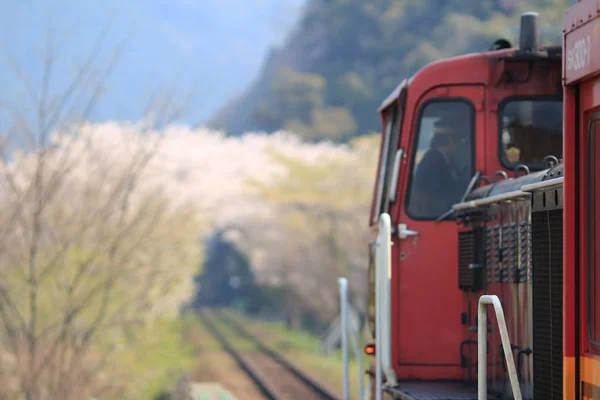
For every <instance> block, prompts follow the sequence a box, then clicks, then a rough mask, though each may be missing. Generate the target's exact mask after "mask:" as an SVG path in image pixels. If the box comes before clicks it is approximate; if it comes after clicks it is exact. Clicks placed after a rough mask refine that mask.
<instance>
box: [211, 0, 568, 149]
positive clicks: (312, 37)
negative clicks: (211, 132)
mask: <svg viewBox="0 0 600 400" xmlns="http://www.w3.org/2000/svg"><path fill="white" fill-rule="evenodd" d="M572 3H573V1H567V0H518V1H517V0H419V1H415V0H308V4H307V5H306V7H305V10H304V14H303V16H302V18H301V20H300V21H299V23H298V25H297V27H296V29H295V30H294V31H293V32H291V33H290V35H289V37H288V40H287V42H286V44H285V45H284V46H283V47H282V48H280V49H276V50H273V51H272V52H271V54H269V56H268V57H267V59H266V60H265V63H264V67H263V69H262V71H261V73H260V75H259V76H258V77H257V79H256V81H255V82H254V84H253V85H252V86H251V87H250V88H249V89H248V90H247V91H246V92H245V93H243V94H242V95H241V96H239V97H237V98H235V99H232V100H231V101H230V102H229V103H228V104H225V105H224V106H223V107H222V108H221V110H220V111H219V112H218V113H217V114H216V115H215V116H214V117H213V118H212V120H211V121H210V125H211V126H212V127H215V128H221V129H225V130H226V131H228V132H229V133H231V134H241V133H243V132H245V131H249V130H266V131H268V132H270V131H274V130H277V129H282V128H288V129H292V130H294V131H296V132H298V133H300V134H301V135H302V136H304V137H305V138H306V139H308V140H318V139H322V138H330V139H333V140H336V141H346V140H347V139H349V138H350V137H353V136H356V135H360V134H364V133H368V132H369V131H373V130H379V119H378V115H377V113H376V112H375V110H376V109H377V107H378V105H379V103H380V102H381V100H383V98H385V97H386V96H387V94H389V92H390V91H391V90H393V88H394V87H395V86H396V85H397V84H398V83H399V82H400V81H401V80H402V79H403V78H405V77H408V76H410V75H411V74H413V73H414V72H416V71H417V70H418V69H419V68H420V67H421V66H423V65H424V64H426V63H429V62H431V61H434V60H436V59H440V58H444V57H448V56H453V55H459V54H464V53H469V52H477V51H485V50H487V49H489V47H490V46H491V44H492V43H493V42H494V41H495V40H496V39H497V38H499V37H503V38H506V39H508V40H509V41H510V42H511V43H513V44H516V43H517V38H518V28H519V21H520V20H519V15H520V14H521V13H522V12H524V11H536V12H539V13H540V15H541V22H542V31H541V36H542V41H543V42H544V43H545V44H551V43H560V35H561V32H560V29H559V26H560V20H561V17H562V14H563V12H564V11H565V10H566V9H567V8H568V7H569V6H570V5H571V4H572Z"/></svg>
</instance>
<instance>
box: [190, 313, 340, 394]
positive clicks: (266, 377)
mask: <svg viewBox="0 0 600 400" xmlns="http://www.w3.org/2000/svg"><path fill="white" fill-rule="evenodd" d="M200 318H201V319H202V321H203V323H204V325H205V326H206V328H207V329H208V331H209V332H210V333H211V334H212V335H213V336H214V337H215V339H216V340H217V341H218V342H219V344H220V345H221V346H222V347H223V349H224V350H225V351H227V352H228V353H229V354H230V355H231V356H232V357H233V358H234V359H235V360H236V362H237V363H238V365H239V366H240V368H241V369H242V370H243V371H244V372H245V373H246V374H247V375H248V376H249V377H250V378H251V379H252V380H253V381H254V383H255V384H256V385H257V387H258V388H259V389H260V391H261V392H262V393H263V394H264V395H265V398H267V399H269V400H288V399H289V400H292V399H294V400H298V399H302V400H310V399H316V400H317V399H318V400H340V399H341V397H340V396H338V395H337V394H335V393H332V392H331V391H330V390H329V389H328V388H326V387H324V386H323V385H321V384H320V383H319V382H316V381H315V380H314V379H312V378H310V377H308V376H307V375H306V374H304V373H303V372H302V371H301V370H300V369H299V368H297V367H296V366H294V365H293V364H292V363H291V362H289V361H288V360H286V359H285V358H284V357H283V356H281V355H280V354H279V353H277V352H275V351H274V350H272V349H270V348H269V347H267V346H266V345H265V344H264V343H262V342H261V341H260V340H259V339H257V338H256V337H255V336H253V335H252V334H250V333H249V332H248V331H247V330H246V329H244V327H243V326H242V325H241V324H239V323H237V321H234V320H233V319H231V318H229V317H227V316H225V315H223V314H221V313H219V312H209V311H200ZM216 320H218V321H219V322H220V323H222V324H224V325H226V326H228V327H229V328H231V329H230V331H231V332H234V334H235V335H237V337H238V338H239V339H242V340H243V341H246V342H249V343H251V344H252V345H253V347H252V350H251V351H244V352H243V353H242V352H241V351H239V349H236V346H235V345H233V343H232V340H231V336H232V335H229V336H228V335H225V334H224V333H223V332H222V330H220V329H219V328H218V327H217V325H216V324H215V321H216Z"/></svg>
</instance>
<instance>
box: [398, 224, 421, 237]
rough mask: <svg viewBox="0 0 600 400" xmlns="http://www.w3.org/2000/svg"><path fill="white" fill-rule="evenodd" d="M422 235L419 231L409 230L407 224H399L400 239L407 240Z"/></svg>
mask: <svg viewBox="0 0 600 400" xmlns="http://www.w3.org/2000/svg"><path fill="white" fill-rule="evenodd" d="M420 235H421V234H420V233H419V232H417V231H411V230H410V229H408V227H407V226H406V224H398V237H399V238H400V239H406V238H407V237H409V236H420Z"/></svg>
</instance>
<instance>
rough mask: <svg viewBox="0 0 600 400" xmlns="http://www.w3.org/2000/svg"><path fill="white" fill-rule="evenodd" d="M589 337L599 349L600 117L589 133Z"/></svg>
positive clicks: (593, 121)
mask: <svg viewBox="0 0 600 400" xmlns="http://www.w3.org/2000/svg"><path fill="white" fill-rule="evenodd" d="M589 135H590V137H589V139H590V140H589V170H588V173H589V175H588V176H589V178H588V179H589V194H590V196H589V208H588V210H589V219H588V221H589V224H590V229H589V242H588V249H589V250H588V251H589V253H588V254H589V274H588V280H589V283H588V292H589V293H588V296H589V301H588V305H589V314H588V316H589V335H590V341H591V342H592V344H593V346H594V347H596V348H598V349H600V246H598V241H600V116H598V117H597V119H594V120H592V123H591V124H590V132H589Z"/></svg>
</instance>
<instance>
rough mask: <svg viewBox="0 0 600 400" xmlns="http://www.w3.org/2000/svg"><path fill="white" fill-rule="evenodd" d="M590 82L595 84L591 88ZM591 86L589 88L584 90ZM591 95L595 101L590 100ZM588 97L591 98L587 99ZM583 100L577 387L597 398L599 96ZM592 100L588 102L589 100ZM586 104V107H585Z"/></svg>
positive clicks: (586, 395)
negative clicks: (582, 197)
mask: <svg viewBox="0 0 600 400" xmlns="http://www.w3.org/2000/svg"><path fill="white" fill-rule="evenodd" d="M593 86H596V88H594V87H593ZM588 90H591V92H588ZM594 90H597V91H598V93H600V79H597V80H596V84H595V85H589V84H588V85H582V86H581V91H582V95H584V96H585V95H586V94H592V93H593V91H594ZM593 99H595V101H594V100H593ZM590 100H592V101H590ZM586 103H587V104H589V106H592V107H593V108H591V109H590V108H588V110H587V111H584V113H583V115H584V123H583V124H582V132H581V133H582V136H583V137H582V140H581V142H582V143H584V144H585V147H584V148H582V149H581V155H582V156H581V157H580V160H581V161H580V162H581V163H582V164H583V165H582V169H581V170H580V171H582V172H583V173H582V176H581V179H580V187H581V188H583V190H581V192H580V193H581V195H582V196H584V201H583V204H586V206H584V207H583V208H582V210H581V213H580V215H581V220H580V221H581V224H580V226H581V229H582V235H581V237H582V238H585V239H584V245H583V246H581V247H580V248H585V249H586V250H585V251H583V252H582V253H583V254H581V260H582V262H581V264H580V271H579V273H580V287H581V288H582V292H583V295H582V296H581V298H580V306H579V310H580V315H579V320H580V321H581V325H580V327H581V329H580V340H579V343H580V346H581V349H580V356H579V360H578V364H579V379H580V382H578V386H579V390H580V393H581V396H582V397H581V398H582V399H598V398H600V104H599V103H600V97H596V98H594V96H592V95H590V96H585V97H584V98H582V99H581V104H582V107H585V106H586ZM590 103H592V104H590ZM586 108H587V107H586Z"/></svg>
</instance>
